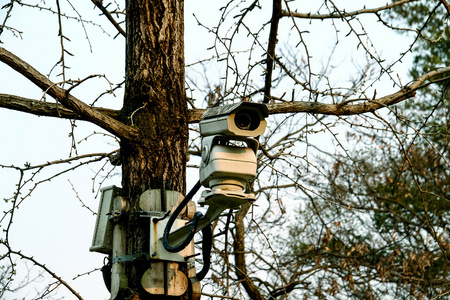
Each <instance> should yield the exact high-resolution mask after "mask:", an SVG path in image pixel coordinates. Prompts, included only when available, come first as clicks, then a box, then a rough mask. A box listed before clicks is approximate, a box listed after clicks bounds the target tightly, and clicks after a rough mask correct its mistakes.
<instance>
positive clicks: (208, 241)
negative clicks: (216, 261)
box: [196, 225, 213, 281]
mask: <svg viewBox="0 0 450 300" xmlns="http://www.w3.org/2000/svg"><path fill="white" fill-rule="evenodd" d="M202 234H203V241H202V254H203V267H202V269H201V270H200V271H199V272H198V273H197V275H196V277H197V279H198V280H199V281H201V280H202V279H203V278H205V276H206V274H208V271H209V267H210V265H211V249H212V240H213V238H212V230H211V225H208V226H206V227H205V228H203V229H202Z"/></svg>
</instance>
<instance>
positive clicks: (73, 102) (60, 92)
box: [0, 47, 137, 139]
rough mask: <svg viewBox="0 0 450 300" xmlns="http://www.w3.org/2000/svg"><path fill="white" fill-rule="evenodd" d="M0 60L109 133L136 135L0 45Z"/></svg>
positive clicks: (123, 136)
mask: <svg viewBox="0 0 450 300" xmlns="http://www.w3.org/2000/svg"><path fill="white" fill-rule="evenodd" d="M0 61H2V62H3V63H5V64H7V65H8V66H10V67H11V68H13V69H14V70H16V71H17V72H19V73H20V74H22V75H23V76H25V77H26V78H27V79H28V80H30V81H31V82H33V83H34V84H35V85H37V86H38V87H40V88H41V89H42V90H43V91H45V93H47V94H48V95H50V96H52V97H53V98H55V99H56V100H57V101H58V102H59V103H61V104H62V105H64V106H65V107H66V108H68V109H70V110H72V111H74V112H76V113H77V114H78V115H80V116H83V118H84V119H85V120H89V121H90V122H92V123H94V124H96V125H98V126H100V127H102V128H103V129H105V130H107V131H109V132H110V133H112V134H114V135H117V136H119V137H122V138H126V139H134V138H136V136H137V129H135V128H132V127H130V126H126V125H125V124H123V123H122V122H119V121H118V120H115V119H113V118H111V117H110V116H108V115H105V114H103V113H101V112H99V111H98V110H96V109H94V108H92V107H90V106H89V105H87V104H86V103H84V102H83V101H81V100H79V99H77V98H75V97H73V96H72V95H70V94H69V93H68V91H67V90H65V89H62V88H60V87H58V86H57V84H55V83H53V82H52V81H50V80H49V79H48V78H47V77H46V76H44V75H42V74H41V73H39V72H38V71H37V70H36V69H34V68H33V67H32V66H31V65H29V64H28V63H26V62H25V61H23V60H22V59H20V58H19V57H17V56H16V55H14V54H13V53H11V52H9V51H7V50H6V49H4V48H1V47H0Z"/></svg>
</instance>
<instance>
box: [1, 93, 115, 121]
mask: <svg viewBox="0 0 450 300" xmlns="http://www.w3.org/2000/svg"><path fill="white" fill-rule="evenodd" d="M0 107H2V108H7V109H12V110H16V111H21V112H25V113H30V114H33V115H37V116H45V117H55V118H63V119H71V120H83V121H87V119H86V118H85V117H84V116H80V115H79V114H77V113H75V112H74V111H72V110H70V109H68V108H65V107H64V106H60V105H58V104H57V103H50V102H45V101H42V100H33V99H28V98H23V97H20V96H15V95H7V94H0ZM94 109H95V110H96V111H98V112H100V113H102V114H105V115H107V116H110V117H111V118H114V119H118V117H119V112H118V111H117V110H113V109H107V108H94Z"/></svg>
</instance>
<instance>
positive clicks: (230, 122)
mask: <svg viewBox="0 0 450 300" xmlns="http://www.w3.org/2000/svg"><path fill="white" fill-rule="evenodd" d="M268 115H269V113H268V109H267V106H266V105H265V104H259V103H253V102H240V103H236V104H230V105H225V106H220V107H213V108H210V109H208V110H207V111H206V112H205V113H204V114H203V115H202V119H203V120H202V121H201V122H200V134H201V135H202V136H210V135H216V134H222V135H226V136H230V137H256V136H259V135H261V134H263V133H264V130H265V129H266V126H267V122H266V120H265V118H266V117H267V116H268Z"/></svg>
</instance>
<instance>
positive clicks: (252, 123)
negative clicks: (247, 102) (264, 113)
mask: <svg viewBox="0 0 450 300" xmlns="http://www.w3.org/2000/svg"><path fill="white" fill-rule="evenodd" d="M234 123H235V124H236V126H237V127H238V128H239V129H242V130H255V129H256V128H258V126H259V123H260V118H259V115H258V113H256V112H254V111H251V110H243V111H240V112H238V113H236V116H235V117H234Z"/></svg>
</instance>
